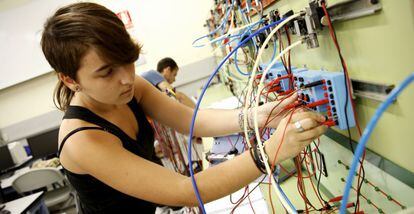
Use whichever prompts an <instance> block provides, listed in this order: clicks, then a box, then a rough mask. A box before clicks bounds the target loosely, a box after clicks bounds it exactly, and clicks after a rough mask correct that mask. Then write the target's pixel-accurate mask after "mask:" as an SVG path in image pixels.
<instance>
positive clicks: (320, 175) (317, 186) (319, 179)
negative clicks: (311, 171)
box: [313, 141, 328, 205]
mask: <svg viewBox="0 0 414 214" xmlns="http://www.w3.org/2000/svg"><path fill="white" fill-rule="evenodd" d="M313 144H314V145H315V147H316V150H317V151H318V154H319V177H318V183H317V184H316V188H317V190H318V195H319V197H320V198H321V199H322V201H323V202H325V205H327V204H328V202H327V201H326V200H325V199H324V198H323V197H322V194H321V191H320V188H319V187H320V184H321V177H322V167H323V166H322V165H323V163H322V158H321V154H322V153H321V151H320V150H319V147H318V145H317V144H316V143H315V141H313Z"/></svg>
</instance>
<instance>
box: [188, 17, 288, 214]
mask: <svg viewBox="0 0 414 214" xmlns="http://www.w3.org/2000/svg"><path fill="white" fill-rule="evenodd" d="M284 20H285V19H281V20H279V21H276V22H274V23H271V24H269V25H267V26H265V27H263V28H261V29H259V30H257V31H256V32H255V33H253V34H251V35H250V36H249V37H247V38H246V39H244V40H243V41H242V42H240V43H239V44H238V45H237V47H236V48H235V49H234V50H232V51H231V52H230V53H229V54H228V55H227V56H226V57H224V59H223V60H222V61H221V62H220V64H219V65H218V67H217V68H216V70H215V71H214V72H213V73H212V74H211V75H210V77H209V78H208V80H207V82H206V84H205V85H204V86H203V89H202V91H201V94H200V97H199V98H198V100H197V103H196V106H195V109H194V113H193V118H192V119H191V126H190V134H189V138H188V163H189V170H190V175H191V182H192V184H193V189H194V193H195V195H196V197H197V201H198V204H199V206H200V209H201V211H202V213H203V214H205V213H206V211H205V209H204V204H203V201H202V199H201V196H200V192H199V191H198V187H197V183H196V181H195V178H194V171H193V167H192V164H191V163H192V154H191V150H192V149H191V148H192V144H193V142H192V136H193V135H194V124H195V119H196V117H197V112H198V109H199V108H200V103H201V100H202V99H203V97H204V94H205V92H206V90H207V88H208V86H209V85H210V83H211V81H212V80H213V78H214V76H216V74H217V73H218V71H219V70H220V68H221V66H223V65H224V63H225V62H226V61H227V59H229V58H230V56H231V55H232V54H234V52H235V51H236V50H237V49H238V48H240V47H241V46H242V45H244V44H245V43H246V42H247V41H249V40H250V39H252V38H253V37H254V36H256V35H257V34H259V33H261V32H263V31H265V30H266V29H268V28H271V27H273V26H275V25H277V24H279V23H280V22H282V21H284Z"/></svg>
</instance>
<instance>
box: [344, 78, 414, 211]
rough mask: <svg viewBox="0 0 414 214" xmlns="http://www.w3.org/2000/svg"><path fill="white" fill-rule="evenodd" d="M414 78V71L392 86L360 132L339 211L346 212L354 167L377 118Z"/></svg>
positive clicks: (354, 171)
mask: <svg viewBox="0 0 414 214" xmlns="http://www.w3.org/2000/svg"><path fill="white" fill-rule="evenodd" d="M413 80H414V73H411V74H410V75H409V76H408V77H407V78H406V79H405V80H404V81H403V82H402V83H401V84H400V85H399V86H397V87H396V88H394V89H393V90H392V91H391V93H390V94H389V95H388V97H387V99H386V100H385V101H384V102H383V103H381V105H380V107H379V108H378V109H377V111H376V112H375V114H374V116H373V117H372V118H371V120H370V121H369V123H368V125H367V127H366V128H365V130H364V133H362V136H361V140H360V141H359V143H358V146H357V148H356V150H355V154H354V158H353V159H352V164H351V168H350V169H349V173H348V177H347V179H346V184H345V190H344V195H343V197H342V201H341V209H340V213H341V214H345V213H346V204H347V203H348V198H349V192H350V190H351V187H352V182H353V180H354V175H355V173H356V168H357V166H358V163H359V158H360V157H361V155H362V153H363V152H364V148H365V145H366V144H367V142H368V139H369V137H370V136H371V133H372V131H373V130H374V128H375V126H376V125H377V122H378V120H379V119H380V117H381V116H382V114H383V113H384V111H385V110H387V108H388V106H390V105H391V104H392V103H393V102H394V100H395V99H396V98H397V96H398V95H399V94H400V93H401V92H402V91H403V90H404V89H405V88H406V87H407V86H408V85H409V84H410V83H411V82H412V81H413Z"/></svg>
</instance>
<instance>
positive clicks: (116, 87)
mask: <svg viewBox="0 0 414 214" xmlns="http://www.w3.org/2000/svg"><path fill="white" fill-rule="evenodd" d="M41 45H42V50H43V52H44V55H45V57H46V59H47V60H48V62H49V63H50V65H51V66H52V67H53V69H54V70H55V71H56V72H57V74H58V78H59V82H58V85H57V87H56V90H55V97H54V100H55V103H56V105H57V106H58V107H59V108H60V109H61V110H63V111H65V116H64V118H63V120H62V123H61V126H60V132H59V142H60V143H59V157H60V161H61V163H62V165H63V167H64V169H65V172H66V174H67V177H68V179H69V181H70V183H71V184H72V185H73V187H74V188H75V189H76V191H77V193H78V195H79V198H80V202H81V208H82V211H83V212H84V213H115V212H116V213H123V212H126V211H131V210H136V211H137V212H144V213H151V212H154V210H155V206H156V205H155V204H163V205H170V206H197V200H196V197H195V194H194V191H193V187H192V184H191V180H190V178H189V177H186V176H183V175H180V174H178V173H175V172H172V171H170V170H168V169H166V168H163V167H162V166H160V165H159V164H157V163H158V162H157V159H156V158H155V156H154V147H153V130H152V128H151V126H150V124H149V123H148V121H147V120H146V116H149V117H151V118H153V119H155V120H157V121H159V122H161V123H163V124H165V125H167V126H170V127H173V128H174V129H176V130H178V131H180V132H182V133H188V132H189V128H190V121H191V117H192V113H193V110H192V109H190V108H188V107H186V106H184V105H182V104H180V103H178V102H175V101H172V100H171V99H169V98H168V97H167V96H165V95H163V94H162V93H161V92H160V91H158V90H157V89H156V88H155V87H153V86H152V85H151V84H150V83H148V82H147V81H145V80H143V79H142V78H140V77H138V76H136V75H135V70H134V61H136V60H137V59H138V56H139V53H140V47H139V46H138V45H137V44H136V43H134V41H133V40H132V39H131V38H130V36H129V35H128V33H127V31H126V30H125V28H124V25H123V23H122V22H121V21H120V20H119V19H118V18H117V16H116V15H115V14H114V13H113V12H111V11H110V10H108V9H107V8H105V7H103V6H100V5H97V4H94V3H75V4H71V5H68V6H65V7H63V8H60V9H59V10H58V11H57V12H56V13H55V14H54V15H53V16H52V17H50V18H49V19H48V20H47V22H46V23H45V25H44V32H43V35H42V41H41ZM295 99H297V97H296V96H292V97H290V98H289V99H286V100H285V101H283V102H282V103H281V104H280V105H279V106H278V107H276V109H275V110H274V111H273V113H272V114H273V115H276V114H277V113H278V112H280V111H281V110H282V109H283V108H284V106H286V105H288V104H289V103H292V102H293V101H294V100H295ZM277 104H278V103H277V102H274V103H267V104H265V105H262V106H260V107H259V109H258V112H259V122H260V125H261V126H263V125H264V123H265V120H266V119H267V118H268V116H269V114H270V113H271V109H272V108H273V107H275V105H277ZM239 114H240V110H201V111H200V112H199V114H198V117H197V120H196V123H195V135H196V136H218V135H226V134H229V133H235V132H240V131H242V130H241V127H240V125H239ZM323 121H324V117H322V116H321V115H318V114H315V113H311V112H299V113H295V114H294V115H293V116H292V119H291V121H290V122H288V120H287V119H286V118H285V119H284V118H283V117H281V116H279V117H277V118H276V119H275V120H273V121H272V123H270V124H268V126H269V127H274V128H277V130H276V131H275V133H274V134H273V135H272V136H271V138H270V139H269V140H268V141H267V142H266V143H265V150H266V152H267V154H268V156H269V157H273V156H274V155H275V152H276V148H277V144H278V143H279V142H280V140H281V137H282V134H283V131H284V128H285V127H287V130H286V134H285V140H284V144H283V146H282V147H281V150H280V152H279V155H278V158H277V160H276V162H280V161H283V160H285V159H288V158H291V157H294V156H295V155H297V154H298V153H299V152H300V151H301V150H302V149H303V148H304V147H305V146H306V145H308V144H309V143H310V142H311V141H312V140H313V139H315V138H317V137H319V136H320V135H321V134H322V133H323V132H324V131H325V130H326V127H325V126H324V125H321V123H322V122H323ZM295 122H297V123H296V125H295V124H294V123H295ZM298 123H299V125H301V127H299V128H298V127H297V124H298ZM254 160H255V158H254V155H251V154H250V153H249V151H247V152H244V153H243V154H241V155H239V156H237V157H236V158H234V159H233V160H230V161H227V162H225V163H223V164H220V165H218V166H215V167H211V168H209V169H207V170H205V171H203V172H200V173H198V174H196V176H195V177H196V180H197V184H198V187H199V190H200V194H201V197H202V199H203V200H204V202H209V201H212V200H214V199H217V198H220V197H223V196H225V195H228V194H230V193H232V192H234V191H236V190H238V189H240V188H241V187H243V186H245V185H247V184H248V183H250V182H251V181H253V180H254V179H256V178H257V177H259V176H260V175H261V171H260V170H259V167H257V166H256V164H255V161H254ZM256 161H257V160H256Z"/></svg>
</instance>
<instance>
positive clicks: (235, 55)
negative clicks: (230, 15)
mask: <svg viewBox="0 0 414 214" xmlns="http://www.w3.org/2000/svg"><path fill="white" fill-rule="evenodd" d="M262 22H263V20H260V21H258V22H256V23H255V24H253V25H252V26H250V27H249V28H247V29H246V31H245V32H244V33H243V34H242V35H241V36H240V39H243V37H244V36H245V35H246V34H247V33H251V29H252V28H253V27H254V26H256V25H258V24H260V23H262ZM253 42H254V40H253ZM255 47H256V45H255ZM237 51H238V50H236V52H234V66H235V67H236V70H237V71H238V72H239V73H240V74H241V75H243V76H250V74H249V73H243V72H242V71H241V70H240V68H239V65H238V64H237V61H238V60H237Z"/></svg>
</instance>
